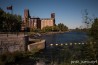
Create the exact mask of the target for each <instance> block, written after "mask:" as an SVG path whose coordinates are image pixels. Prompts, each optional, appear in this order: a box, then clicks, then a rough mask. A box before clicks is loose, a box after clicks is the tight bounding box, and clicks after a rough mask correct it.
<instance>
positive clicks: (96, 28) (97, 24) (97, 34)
mask: <svg viewBox="0 0 98 65" xmlns="http://www.w3.org/2000/svg"><path fill="white" fill-rule="evenodd" d="M90 35H91V36H92V37H93V39H95V40H98V18H96V19H95V20H94V23H93V24H92V26H91V29H90Z"/></svg>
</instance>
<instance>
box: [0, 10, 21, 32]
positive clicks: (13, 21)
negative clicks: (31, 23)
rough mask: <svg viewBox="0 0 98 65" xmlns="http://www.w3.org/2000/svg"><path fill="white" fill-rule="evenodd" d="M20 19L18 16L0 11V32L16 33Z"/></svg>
mask: <svg viewBox="0 0 98 65" xmlns="http://www.w3.org/2000/svg"><path fill="white" fill-rule="evenodd" d="M21 22H22V18H21V16H20V15H13V14H10V13H6V12H4V11H3V10H2V9H0V31H1V32H2V31H3V32H18V31H20V29H21Z"/></svg>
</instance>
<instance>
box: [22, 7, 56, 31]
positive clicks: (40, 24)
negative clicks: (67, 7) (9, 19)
mask: <svg viewBox="0 0 98 65" xmlns="http://www.w3.org/2000/svg"><path fill="white" fill-rule="evenodd" d="M54 25H55V13H51V18H39V17H31V16H30V13H29V10H28V9H25V10H24V18H23V23H22V30H24V29H25V28H30V29H43V28H44V27H46V26H54Z"/></svg>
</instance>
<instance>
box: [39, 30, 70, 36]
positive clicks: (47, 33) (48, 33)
mask: <svg viewBox="0 0 98 65" xmlns="http://www.w3.org/2000/svg"><path fill="white" fill-rule="evenodd" d="M65 32H68V31H65ZM65 32H46V33H40V34H41V35H52V34H60V33H65Z"/></svg>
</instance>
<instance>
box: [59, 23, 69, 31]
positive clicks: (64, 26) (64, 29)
mask: <svg viewBox="0 0 98 65" xmlns="http://www.w3.org/2000/svg"><path fill="white" fill-rule="evenodd" d="M58 28H59V31H67V30H68V27H67V26H66V25H64V24H63V23H59V24H58Z"/></svg>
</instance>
